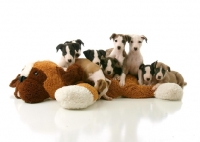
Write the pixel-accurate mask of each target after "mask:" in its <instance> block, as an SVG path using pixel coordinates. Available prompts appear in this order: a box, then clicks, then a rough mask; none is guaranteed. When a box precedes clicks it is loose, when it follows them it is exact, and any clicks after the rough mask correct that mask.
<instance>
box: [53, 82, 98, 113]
mask: <svg viewBox="0 0 200 142" xmlns="http://www.w3.org/2000/svg"><path fill="white" fill-rule="evenodd" d="M55 98H56V100H57V101H58V102H59V103H60V105H61V106H62V107H63V108H66V109H83V108H86V107H88V106H90V105H92V104H93V103H94V102H95V100H94V97H93V94H92V93H91V92H90V91H89V90H88V89H87V88H85V87H83V86H78V85H71V86H64V87H62V88H59V89H57V90H56V92H55Z"/></svg>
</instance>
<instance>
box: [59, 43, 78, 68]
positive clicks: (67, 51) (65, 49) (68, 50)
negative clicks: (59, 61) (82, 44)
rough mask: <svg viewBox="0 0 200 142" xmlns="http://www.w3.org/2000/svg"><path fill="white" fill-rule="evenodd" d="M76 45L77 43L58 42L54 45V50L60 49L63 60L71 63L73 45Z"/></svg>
mask: <svg viewBox="0 0 200 142" xmlns="http://www.w3.org/2000/svg"><path fill="white" fill-rule="evenodd" d="M76 46H77V43H67V44H59V45H58V46H57V47H56V50H57V52H58V50H59V49H60V50H61V52H62V55H63V57H64V59H65V62H66V63H68V64H69V65H71V64H73V63H74V62H75V58H76V57H75V47H76Z"/></svg>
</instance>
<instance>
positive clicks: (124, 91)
mask: <svg viewBox="0 0 200 142" xmlns="http://www.w3.org/2000/svg"><path fill="white" fill-rule="evenodd" d="M107 78H109V77H107ZM109 79H111V78H109ZM111 80H112V81H111V84H110V86H109V89H108V92H107V95H108V96H109V97H112V98H117V97H126V98H136V99H137V98H153V97H154V91H153V90H152V86H145V85H139V84H138V81H137V79H136V77H134V76H132V75H130V74H128V75H127V77H126V80H125V82H126V83H125V85H124V86H123V87H121V86H119V81H118V80H115V79H111Z"/></svg>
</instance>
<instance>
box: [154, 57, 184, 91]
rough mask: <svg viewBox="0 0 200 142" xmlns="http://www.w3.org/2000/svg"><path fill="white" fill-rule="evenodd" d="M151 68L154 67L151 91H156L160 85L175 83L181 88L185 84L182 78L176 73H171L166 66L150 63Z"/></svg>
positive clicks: (159, 63)
mask: <svg viewBox="0 0 200 142" xmlns="http://www.w3.org/2000/svg"><path fill="white" fill-rule="evenodd" d="M152 66H153V67H154V77H153V84H154V86H153V88H152V90H156V89H157V88H158V86H160V85H161V84H162V83H176V84H178V85H179V86H181V87H182V88H183V87H184V86H185V85H186V84H187V83H186V82H184V78H183V76H182V75H181V74H180V73H178V72H176V71H171V70H170V67H169V66H168V65H166V64H164V63H162V62H157V61H156V62H154V63H152Z"/></svg>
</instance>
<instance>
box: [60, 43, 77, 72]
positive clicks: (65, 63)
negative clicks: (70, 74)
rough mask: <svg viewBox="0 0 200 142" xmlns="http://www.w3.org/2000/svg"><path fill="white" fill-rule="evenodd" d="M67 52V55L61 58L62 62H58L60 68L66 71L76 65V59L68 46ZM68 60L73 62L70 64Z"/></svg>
mask: <svg viewBox="0 0 200 142" xmlns="http://www.w3.org/2000/svg"><path fill="white" fill-rule="evenodd" d="M66 52H67V54H66V55H65V56H62V57H61V58H60V61H59V62H58V66H60V67H62V68H64V70H67V68H68V67H69V66H70V65H72V64H74V63H75V58H74V57H73V56H72V55H71V54H70V50H69V47H68V46H66ZM68 60H71V62H69V61H68Z"/></svg>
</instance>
